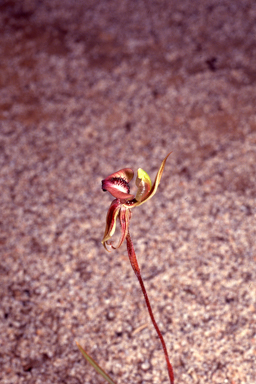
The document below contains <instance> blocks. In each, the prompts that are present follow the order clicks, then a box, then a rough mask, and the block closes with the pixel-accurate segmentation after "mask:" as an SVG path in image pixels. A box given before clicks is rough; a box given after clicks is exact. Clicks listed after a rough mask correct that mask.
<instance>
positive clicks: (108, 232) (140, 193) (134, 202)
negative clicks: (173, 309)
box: [78, 153, 174, 384]
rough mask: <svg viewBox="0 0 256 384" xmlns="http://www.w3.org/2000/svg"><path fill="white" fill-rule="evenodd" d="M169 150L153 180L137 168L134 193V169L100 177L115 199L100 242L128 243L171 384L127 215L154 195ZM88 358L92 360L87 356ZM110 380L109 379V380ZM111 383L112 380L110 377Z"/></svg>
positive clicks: (108, 244) (170, 371)
mask: <svg viewBox="0 0 256 384" xmlns="http://www.w3.org/2000/svg"><path fill="white" fill-rule="evenodd" d="M169 155H170V153H169V154H168V155H167V156H166V157H165V159H164V160H163V162H162V164H161V166H160V168H159V170H158V172H157V175H156V178H155V181H154V183H153V184H152V182H151V179H150V177H149V175H148V174H147V173H146V172H145V171H143V169H141V168H139V169H138V172H137V178H136V186H137V193H136V195H133V194H130V186H129V183H130V181H131V180H132V179H133V176H134V172H133V170H132V169H130V168H124V169H121V170H120V171H117V172H115V173H112V174H111V175H110V176H108V177H106V178H105V179H104V180H102V189H103V191H108V192H109V193H110V194H111V195H112V196H113V197H114V198H115V199H114V200H113V201H112V203H111V205H110V207H109V210H108V213H107V218H106V228H105V233H104V236H103V240H102V244H103V246H104V247H105V249H106V250H107V251H108V252H110V251H111V250H112V249H117V248H119V247H121V245H122V244H123V242H124V241H125V240H126V244H127V251H128V256H129V260H130V263H131V266H132V268H133V271H134V273H135V275H136V277H137V279H138V281H139V283H140V287H141V290H142V292H143V295H144V298H145V302H146V305H147V309H148V312H149V315H150V318H151V321H152V323H153V325H154V327H155V330H156V332H157V334H158V337H159V339H160V342H161V344H162V348H163V351H164V355H165V360H166V364H167V370H168V374H169V379H170V383H171V384H174V374H173V368H172V365H171V363H170V360H169V356H168V352H167V348H166V344H165V341H164V338H163V336H162V333H161V331H160V329H159V327H158V325H157V323H156V320H155V317H154V315H153V311H152V308H151V305H150V302H149V298H148V295H147V291H146V288H145V286H144V282H143V279H142V276H141V271H140V267H139V264H138V261H137V257H136V254H135V251H134V247H133V243H132V240H131V236H130V232H129V224H130V219H131V215H132V211H131V209H132V208H135V207H138V206H140V205H141V204H144V203H146V202H147V201H148V200H149V199H151V197H153V196H154V194H155V193H156V191H157V188H158V185H159V183H160V180H161V177H162V174H163V170H164V167H165V163H166V160H167V158H168V157H169ZM117 221H118V222H119V223H120V227H121V236H120V239H119V241H118V243H117V244H116V245H114V244H113V241H112V240H111V238H112V237H113V235H114V233H115V230H116V225H117ZM78 347H79V349H80V351H81V352H82V353H83V356H84V357H85V358H86V359H87V361H89V362H90V364H92V365H93V366H94V368H95V369H96V370H97V371H98V372H99V373H100V374H101V375H102V376H103V377H104V378H105V379H106V380H107V381H109V380H111V379H110V378H109V377H108V378H107V377H106V376H107V374H106V373H105V372H104V371H103V370H102V368H100V367H99V366H98V365H97V363H96V362H94V361H93V363H92V358H91V357H90V356H89V355H88V354H86V352H85V351H84V350H83V349H82V347H81V346H79V345H78ZM90 359H91V360H90ZM109 382H111V381H109ZM112 383H113V381H112Z"/></svg>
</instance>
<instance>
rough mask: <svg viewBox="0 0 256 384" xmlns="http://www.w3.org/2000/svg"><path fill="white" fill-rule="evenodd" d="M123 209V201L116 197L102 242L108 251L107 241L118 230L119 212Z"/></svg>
mask: <svg viewBox="0 0 256 384" xmlns="http://www.w3.org/2000/svg"><path fill="white" fill-rule="evenodd" d="M120 209H121V203H120V201H119V200H118V199H115V200H114V201H113V202H112V204H111V205H110V207H109V210H108V213H107V218H106V229H105V233H104V237H103V240H102V244H103V245H104V247H105V249H106V250H107V251H108V249H107V247H106V243H107V241H108V240H109V239H110V237H112V236H113V235H114V233H115V230H116V218H117V216H118V214H119V211H120Z"/></svg>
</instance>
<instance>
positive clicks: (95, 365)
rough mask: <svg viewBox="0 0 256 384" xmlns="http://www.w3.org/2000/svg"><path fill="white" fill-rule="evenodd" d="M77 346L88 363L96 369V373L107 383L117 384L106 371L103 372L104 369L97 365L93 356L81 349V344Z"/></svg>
mask: <svg viewBox="0 0 256 384" xmlns="http://www.w3.org/2000/svg"><path fill="white" fill-rule="evenodd" d="M76 345H77V346H78V348H79V350H80V352H81V353H82V355H83V357H84V358H85V359H86V360H87V361H88V363H90V364H91V365H92V366H93V368H94V369H95V371H97V372H98V373H99V374H100V375H101V376H102V377H103V378H104V379H105V380H107V382H108V383H109V384H116V383H115V382H114V381H113V380H112V379H111V377H109V376H108V375H107V374H106V372H105V371H103V369H102V368H101V367H100V366H99V365H98V364H97V363H96V361H94V360H93V358H92V357H91V356H89V355H88V354H87V353H86V352H85V350H84V349H83V348H82V347H81V345H80V344H78V343H76Z"/></svg>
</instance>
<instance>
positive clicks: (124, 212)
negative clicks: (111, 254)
mask: <svg viewBox="0 0 256 384" xmlns="http://www.w3.org/2000/svg"><path fill="white" fill-rule="evenodd" d="M119 218H120V224H121V237H120V240H119V242H118V244H117V246H115V247H114V246H113V245H111V247H112V248H114V249H117V248H119V247H121V245H122V244H123V242H124V240H125V239H126V236H127V234H128V231H129V222H130V218H131V211H130V209H128V208H125V207H123V206H122V207H121V210H120V215H119Z"/></svg>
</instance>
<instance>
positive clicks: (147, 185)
mask: <svg viewBox="0 0 256 384" xmlns="http://www.w3.org/2000/svg"><path fill="white" fill-rule="evenodd" d="M136 185H137V187H138V191H137V194H136V197H135V199H136V200H137V201H139V202H141V201H143V200H145V198H146V197H147V195H148V194H149V192H150V190H151V187H152V183H151V180H150V177H149V175H148V174H147V172H145V171H143V169H141V168H139V169H138V175H137V178H136Z"/></svg>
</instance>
